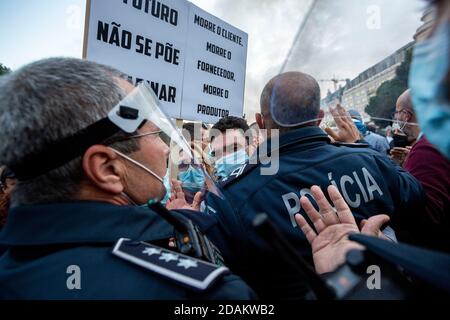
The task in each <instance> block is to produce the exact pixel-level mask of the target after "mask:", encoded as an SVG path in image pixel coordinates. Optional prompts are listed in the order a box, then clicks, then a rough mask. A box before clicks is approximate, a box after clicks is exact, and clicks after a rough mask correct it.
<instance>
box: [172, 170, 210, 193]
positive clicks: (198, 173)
mask: <svg viewBox="0 0 450 320" xmlns="http://www.w3.org/2000/svg"><path fill="white" fill-rule="evenodd" d="M178 180H180V182H181V184H182V186H183V189H188V190H190V191H193V192H197V191H199V190H200V189H201V188H202V187H203V186H204V185H205V175H204V174H203V171H202V170H201V169H200V168H194V167H193V166H189V168H188V169H187V170H186V171H183V172H180V173H178Z"/></svg>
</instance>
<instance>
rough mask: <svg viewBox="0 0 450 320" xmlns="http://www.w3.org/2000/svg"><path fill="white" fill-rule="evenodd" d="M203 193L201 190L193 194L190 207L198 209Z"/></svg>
mask: <svg viewBox="0 0 450 320" xmlns="http://www.w3.org/2000/svg"><path fill="white" fill-rule="evenodd" d="M202 196H203V194H202V193H201V192H197V193H196V194H195V196H194V200H192V205H191V207H192V209H194V210H200V203H201V201H202Z"/></svg>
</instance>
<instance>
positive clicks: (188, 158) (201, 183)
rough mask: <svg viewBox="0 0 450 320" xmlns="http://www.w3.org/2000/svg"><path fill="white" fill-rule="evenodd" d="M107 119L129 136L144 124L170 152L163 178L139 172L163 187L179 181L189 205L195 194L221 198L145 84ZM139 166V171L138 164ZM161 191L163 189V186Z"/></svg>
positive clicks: (125, 99) (134, 91)
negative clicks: (153, 130)
mask: <svg viewBox="0 0 450 320" xmlns="http://www.w3.org/2000/svg"><path fill="white" fill-rule="evenodd" d="M108 119H109V120H110V121H111V122H112V123H113V124H114V125H115V126H117V127H118V128H120V129H121V130H122V131H124V132H126V133H129V134H135V133H136V132H139V131H138V130H139V129H140V128H142V126H143V125H144V124H146V123H148V122H150V123H151V124H153V125H154V126H156V127H157V128H158V131H157V133H158V134H159V138H160V139H161V140H163V141H164V142H165V143H166V144H167V145H168V146H169V148H170V153H169V157H168V161H167V170H166V173H167V174H166V176H165V177H162V176H160V175H158V174H156V173H155V172H154V171H153V170H152V168H143V169H144V170H145V171H146V172H148V173H150V174H152V175H153V176H154V177H155V178H157V179H158V180H159V181H160V182H161V183H163V184H165V183H164V182H165V180H166V179H168V178H171V179H176V180H179V181H180V182H181V183H182V188H183V192H184V193H185V197H186V201H187V202H188V203H192V200H193V198H194V196H195V195H196V194H197V193H198V192H200V193H201V194H202V198H203V197H204V196H205V195H206V193H207V192H211V193H213V194H215V195H216V196H219V197H221V198H223V196H222V193H221V192H220V190H219V189H218V187H217V186H216V184H215V183H214V181H213V180H212V178H211V177H210V176H209V175H208V173H207V172H206V170H205V166H204V164H203V163H202V161H201V160H199V159H198V158H197V157H196V156H195V154H194V152H193V150H192V148H191V147H190V144H189V143H188V142H187V140H186V139H185V138H184V137H183V135H182V133H181V130H179V129H177V127H176V126H175V125H174V124H173V122H172V121H171V120H170V118H169V117H168V116H167V115H166V114H165V113H164V112H163V111H162V110H161V108H160V107H159V104H158V100H157V98H156V97H155V95H154V93H153V91H152V89H151V87H150V86H149V85H148V84H146V83H141V84H140V85H139V86H138V87H136V88H135V89H134V90H133V91H132V92H131V93H130V94H128V95H127V96H126V97H125V98H124V99H123V100H122V101H120V102H119V103H118V104H117V105H116V106H115V107H114V108H113V109H112V110H111V111H110V112H109V114H108ZM145 134H146V133H145V132H143V133H142V135H145ZM137 136H139V135H137ZM138 165H139V164H138ZM139 166H141V167H142V164H140V165H139ZM169 175H170V177H169ZM165 188H166V189H167V187H166V186H165ZM167 191H168V190H166V193H167ZM154 200H155V201H159V200H161V199H154Z"/></svg>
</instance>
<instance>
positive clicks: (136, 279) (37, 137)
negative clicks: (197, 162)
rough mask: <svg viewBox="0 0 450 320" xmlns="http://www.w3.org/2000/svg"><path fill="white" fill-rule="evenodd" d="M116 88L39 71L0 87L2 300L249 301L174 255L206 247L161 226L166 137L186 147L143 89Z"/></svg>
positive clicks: (119, 83)
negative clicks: (11, 180)
mask: <svg viewBox="0 0 450 320" xmlns="http://www.w3.org/2000/svg"><path fill="white" fill-rule="evenodd" d="M123 78H124V75H122V74H121V73H120V72H118V71H116V70H113V69H111V68H108V67H106V66H102V65H99V64H96V63H93V62H88V61H82V60H78V59H48V60H42V61H38V62H36V63H33V64H31V65H28V66H25V67H23V68H22V69H20V70H18V71H16V72H14V73H12V74H10V75H8V76H6V78H4V79H2V84H1V85H0V135H1V136H2V137H3V138H4V140H3V142H2V145H1V146H0V154H1V155H2V156H1V159H0V162H1V163H4V164H6V165H7V166H8V167H9V168H10V169H11V170H12V171H13V172H14V174H15V176H16V178H17V180H18V184H17V185H16V187H15V189H14V192H13V195H12V203H11V210H10V211H9V215H8V219H7V223H6V226H5V227H4V229H3V230H2V233H1V234H0V246H1V247H2V248H3V249H4V250H5V251H4V253H3V254H2V255H1V256H0V298H1V299H251V298H254V297H255V295H254V293H253V291H252V290H251V289H250V288H249V287H248V286H247V285H246V284H245V283H244V282H243V281H242V280H241V279H240V278H238V277H236V276H234V275H231V274H230V272H229V269H228V268H227V267H225V266H223V265H220V264H216V263H213V262H215V261H214V260H213V259H210V260H209V261H207V260H206V259H204V257H203V256H202V255H201V254H200V255H194V256H191V251H190V250H184V249H186V248H187V249H189V248H191V247H195V248H196V247H197V242H198V241H199V239H200V240H201V241H202V245H203V246H209V243H208V239H207V238H203V237H202V236H201V234H199V233H195V234H194V233H192V230H195V228H194V227H193V225H192V223H191V222H190V221H189V220H186V221H185V225H186V224H187V225H189V226H190V227H189V228H188V229H187V230H188V231H189V233H188V234H186V235H185V236H183V237H182V241H180V237H178V236H177V225H178V224H179V221H178V220H176V219H175V220H174V218H173V217H172V219H168V218H167V216H165V217H163V216H162V215H161V212H163V213H164V214H166V215H167V212H168V211H167V212H164V210H163V211H161V210H162V208H163V207H162V206H160V205H159V204H158V202H159V201H160V200H162V199H163V198H165V197H166V195H167V193H168V190H167V189H168V188H166V187H165V185H167V184H166V181H167V177H168V174H167V173H166V172H167V162H168V156H169V148H168V146H167V145H166V143H165V142H164V141H163V140H164V139H165V138H164V136H167V135H169V136H171V135H172V136H173V139H174V140H173V141H174V142H173V143H174V144H175V145H178V147H179V148H182V149H183V150H188V146H187V145H184V144H183V139H181V137H180V136H176V134H175V131H174V130H175V128H174V127H173V125H172V124H171V122H170V121H169V119H168V118H167V117H165V115H164V114H163V113H162V111H161V110H160V109H159V108H158V107H157V105H158V104H157V102H156V101H157V100H156V98H155V97H154V95H153V93H152V91H151V88H150V87H149V86H147V85H145V84H141V85H140V86H139V87H138V88H136V89H134V88H133V86H132V85H130V84H129V83H128V82H127V81H125V80H123ZM164 134H165V135H164ZM207 178H208V177H207V176H205V179H207ZM213 187H214V185H213V184H212V185H211V188H213ZM209 191H210V192H212V193H214V190H209ZM146 203H149V206H150V205H151V208H148V207H144V208H143V207H140V206H141V205H144V204H146ZM158 206H159V207H158ZM157 208H159V209H157ZM173 221H175V222H173ZM178 228H179V226H178ZM192 237H194V238H195V240H196V241H197V242H194V241H192V239H191V238H192ZM173 238H175V240H174V239H173ZM173 243H176V247H174V245H173ZM182 249H183V250H182ZM196 252H197V251H196Z"/></svg>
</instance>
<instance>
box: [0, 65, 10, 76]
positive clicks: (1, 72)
mask: <svg viewBox="0 0 450 320" xmlns="http://www.w3.org/2000/svg"><path fill="white" fill-rule="evenodd" d="M10 72H11V69H9V68H7V67H6V66H4V65H3V64H2V63H0V76H2V75H4V74H7V73H10Z"/></svg>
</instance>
